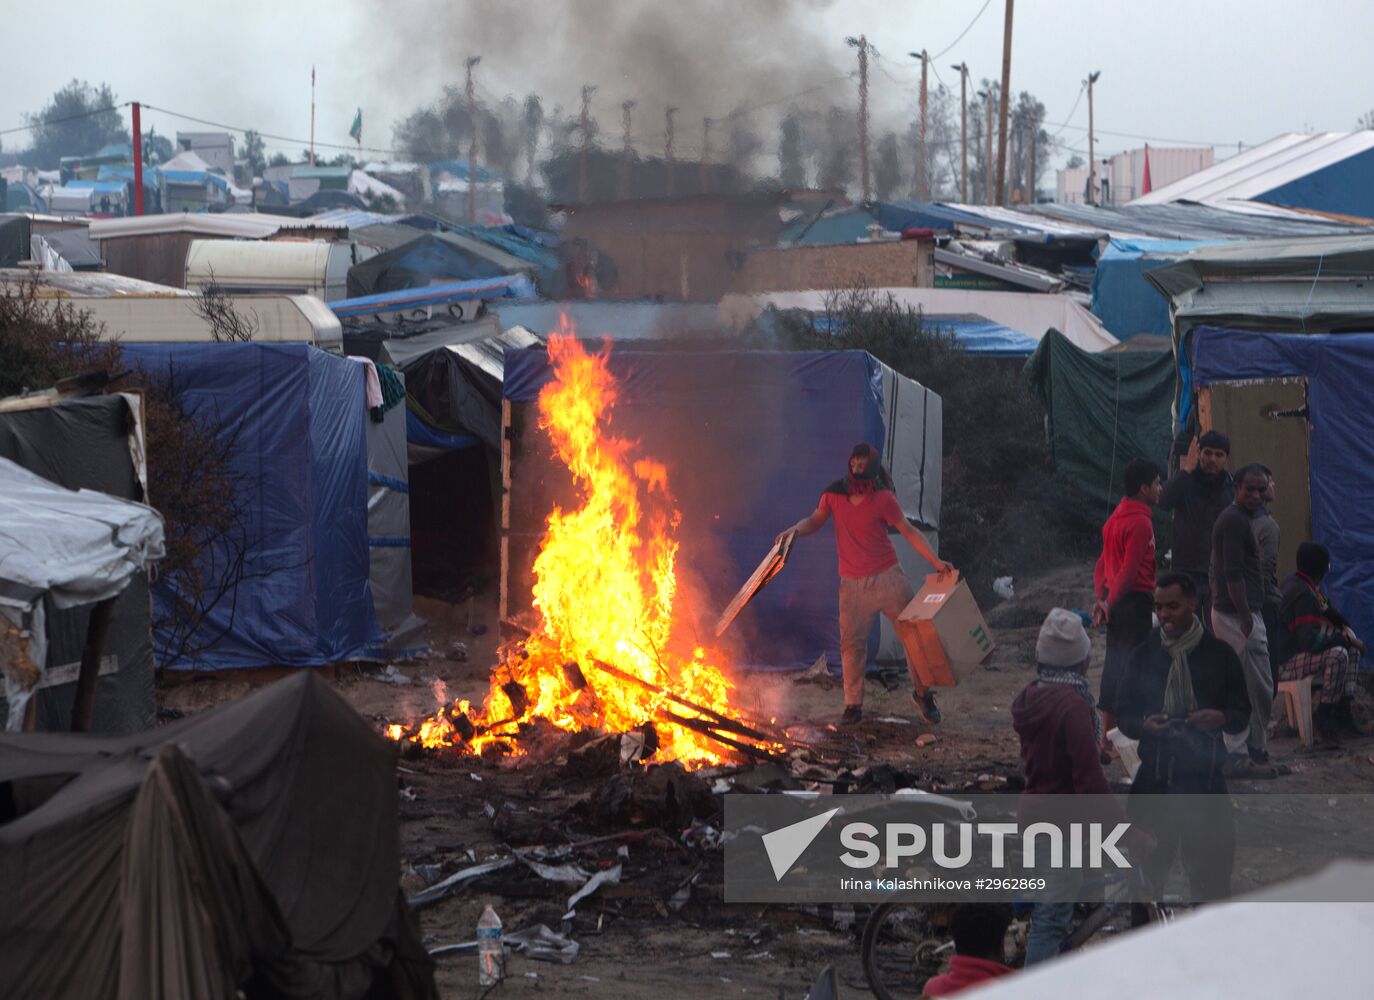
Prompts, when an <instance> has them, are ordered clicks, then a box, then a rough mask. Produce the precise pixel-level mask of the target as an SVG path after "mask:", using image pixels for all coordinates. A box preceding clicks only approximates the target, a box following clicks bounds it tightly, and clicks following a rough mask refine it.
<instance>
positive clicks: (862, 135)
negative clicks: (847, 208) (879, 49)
mask: <svg viewBox="0 0 1374 1000" xmlns="http://www.w3.org/2000/svg"><path fill="white" fill-rule="evenodd" d="M845 43H846V44H848V45H852V46H853V47H854V48H856V49H858V50H859V173H860V174H861V175H862V178H863V202H864V204H867V203H868V201H869V198H870V194H871V190H872V188H871V185H870V183H869V173H868V36H867V35H860V36H859V37H858V38H854V37H852V36H851V37H849V38H846V39H845Z"/></svg>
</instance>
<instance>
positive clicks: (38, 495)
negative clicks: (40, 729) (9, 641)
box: [0, 458, 164, 729]
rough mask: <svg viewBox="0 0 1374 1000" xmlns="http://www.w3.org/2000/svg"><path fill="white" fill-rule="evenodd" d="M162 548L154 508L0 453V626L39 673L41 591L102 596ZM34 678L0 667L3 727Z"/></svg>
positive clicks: (85, 598) (80, 597)
mask: <svg viewBox="0 0 1374 1000" xmlns="http://www.w3.org/2000/svg"><path fill="white" fill-rule="evenodd" d="M163 554H164V548H163V527H162V515H160V514H159V513H158V512H157V511H155V510H153V509H152V508H151V507H147V506H144V505H143V504H140V503H134V502H133V501H131V500H121V499H119V498H118V497H112V496H108V495H106V494H104V493H98V492H96V491H94V490H78V491H72V490H68V489H64V488H62V487H61V486H58V485H56V484H55V483H51V482H49V481H48V480H46V479H44V478H43V477H41V476H37V475H35V474H34V473H32V472H29V471H28V470H27V469H24V468H23V467H21V466H19V465H16V464H15V463H14V462H11V461H10V460H9V459H5V458H0V618H3V619H4V621H3V622H0V626H2V625H3V624H5V623H7V624H8V625H9V626H10V628H11V629H13V630H14V631H16V632H18V633H19V634H20V636H21V638H22V639H24V640H25V644H26V646H27V650H28V652H27V656H28V659H29V660H30V662H31V664H32V665H33V667H36V668H37V670H38V672H39V674H40V675H41V672H42V671H43V669H44V666H45V662H46V659H47V656H46V652H47V635H46V631H45V624H44V618H43V598H44V596H48V597H50V598H51V600H52V603H53V607H54V608H55V609H57V610H64V609H67V608H74V607H79V606H81V605H85V604H94V603H96V602H99V601H104V600H107V599H109V598H112V597H115V596H117V595H118V594H119V593H120V592H121V591H123V590H124V588H125V587H126V586H128V584H129V581H130V580H131V579H132V578H133V576H134V574H136V573H138V572H140V571H141V570H143V569H145V568H146V567H147V566H148V565H149V564H150V563H152V562H154V561H155V560H158V559H161V558H162V556H163ZM34 680H35V678H33V677H30V678H29V683H27V684H26V683H23V681H22V679H21V678H20V677H19V675H18V674H17V673H15V675H14V676H12V671H10V670H6V671H5V698H6V701H7V703H8V706H9V719H8V728H10V729H17V728H18V727H19V724H20V722H21V720H22V719H23V715H24V709H25V707H26V706H27V704H28V701H29V698H30V697H31V696H32V694H33V690H34V687H35V684H34Z"/></svg>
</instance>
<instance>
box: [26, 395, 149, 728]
mask: <svg viewBox="0 0 1374 1000" xmlns="http://www.w3.org/2000/svg"><path fill="white" fill-rule="evenodd" d="M141 410H142V407H141V401H140V399H139V397H138V396H134V395H109V396H85V397H79V398H62V397H56V396H30V397H27V398H19V399H11V400H6V401H4V402H3V403H0V457H2V458H4V459H7V460H9V461H10V462H13V463H15V464H16V465H18V466H20V467H22V468H23V469H26V470H28V472H30V473H33V474H35V475H37V476H41V477H42V479H43V480H44V481H46V482H48V483H51V484H53V486H54V488H60V489H63V490H81V491H91V492H93V493H98V494H100V495H101V496H102V497H104V498H106V499H107V500H108V503H109V504H110V505H111V508H112V509H114V508H115V507H116V506H117V505H120V504H123V503H128V502H131V501H142V500H144V499H145V498H146V496H147V488H146V482H147V471H146V469H145V467H144V459H143V456H144V453H145V451H144V438H143V418H142V412H141ZM16 482H17V481H16ZM0 494H2V495H5V496H17V495H18V494H17V493H15V494H11V493H10V491H9V490H8V489H3V490H0ZM82 495H84V494H82ZM121 509H122V508H121ZM141 509H142V508H140V510H141ZM126 513H127V511H126ZM31 516H34V513H33V512H29V513H27V514H25V513H24V512H22V511H17V512H13V514H12V516H11V515H6V516H5V517H4V518H3V523H4V525H5V534H6V536H7V542H6V544H7V545H9V546H12V547H18V548H30V547H34V546H40V545H46V544H51V542H52V540H51V539H42V538H28V537H26V533H25V531H24V530H23V529H22V528H20V527H19V524H20V518H21V517H31ZM128 523H129V525H130V528H131V531H130V534H128V535H127V536H123V537H124V538H125V539H126V541H127V543H128V544H127V545H121V543H120V536H117V535H115V534H113V533H112V532H107V533H106V536H105V537H106V541H107V543H108V545H109V550H108V553H107V554H108V555H110V557H111V562H110V564H109V566H110V567H111V568H112V569H113V568H114V567H115V566H116V565H117V564H118V561H119V556H118V553H119V550H120V549H121V548H124V549H125V552H124V555H125V556H126V557H128V558H131V559H134V560H137V559H138V554H137V553H139V552H142V553H145V554H148V555H151V553H152V552H153V551H154V548H153V547H152V540H151V538H149V537H147V536H146V535H145V536H142V537H143V541H139V540H138V539H139V537H140V536H138V535H137V534H135V533H134V528H135V527H136V526H138V525H142V528H139V529H138V530H144V529H146V528H147V524H146V521H143V520H138V519H130V520H129V521H128ZM149 530H150V529H149ZM11 534H12V536H13V537H10V536H11ZM11 555H17V553H15V552H12V553H11ZM62 557H63V554H62V553H61V552H50V553H49V554H48V555H47V556H45V557H44V559H45V561H48V560H49V559H50V560H51V562H52V568H56V567H58V566H60V565H63V563H62ZM9 562H10V558H9V557H6V558H4V559H0V563H3V564H4V565H0V578H3V579H10V580H11V581H12V582H17V581H13V577H10V576H8V575H7V574H8V573H10V572H11V570H10V569H9V568H8V564H9ZM0 587H3V585H0ZM28 589H29V585H27V584H26V585H25V590H24V591H20V592H16V591H14V590H12V589H3V590H2V591H0V593H4V594H6V595H8V596H10V597H12V598H14V599H16V600H19V601H20V602H21V603H28V602H29V597H25V596H24V594H25V592H27V590H28ZM43 589H49V588H43ZM31 596H32V595H30V597H31ZM3 599H4V598H3V597H0V600H3ZM64 603H65V602H64ZM92 610H93V609H92V608H91V607H90V606H74V605H67V606H64V607H59V606H58V604H57V602H56V601H55V600H53V599H45V600H44V602H43V605H42V612H41V614H42V617H43V619H44V622H43V624H44V629H43V634H44V635H45V636H46V639H47V651H46V654H45V655H43V656H38V657H36V659H38V660H41V661H42V665H43V666H44V669H45V677H44V678H43V679H42V680H40V682H39V686H38V693H37V696H36V697H35V699H34V701H35V702H36V704H37V709H36V715H35V716H34V719H33V722H34V725H35V727H36V728H39V729H54V730H66V729H70V728H71V727H72V719H73V707H74V705H75V701H76V691H77V678H78V674H79V667H80V662H81V659H82V652H83V649H84V648H85V645H86V638H87V635H88V633H89V630H90V629H89V626H90V618H91V613H92ZM149 612H150V608H149V600H148V578H147V576H146V574H144V573H143V572H135V573H134V574H133V575H132V576H130V577H129V578H128V579H127V580H125V582H124V583H123V586H122V589H121V590H119V591H118V597H117V598H116V600H115V602H114V604H113V605H112V606H111V608H110V611H109V620H108V622H107V624H106V627H105V628H106V631H105V640H104V643H103V647H102V653H101V659H100V661H99V675H98V676H99V680H98V681H97V682H96V686H95V698H94V703H93V710H92V713H91V728H92V729H93V730H95V731H98V732H104V733H131V732H138V731H140V730H142V729H146V728H148V727H149V726H151V725H152V724H153V715H154V701H153V641H152V636H151V633H150V628H151V622H150V614H149ZM33 659H34V657H32V656H31V660H33ZM10 707H11V708H18V707H21V706H17V705H12V706H10Z"/></svg>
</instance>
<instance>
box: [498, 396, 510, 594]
mask: <svg viewBox="0 0 1374 1000" xmlns="http://www.w3.org/2000/svg"><path fill="white" fill-rule="evenodd" d="M510 436H511V426H510V400H509V399H505V398H503V399H502V400H501V598H500V604H499V606H498V608H497V615H498V617H499V619H500V620H501V621H505V620H506V619H507V618H509V617H510Z"/></svg>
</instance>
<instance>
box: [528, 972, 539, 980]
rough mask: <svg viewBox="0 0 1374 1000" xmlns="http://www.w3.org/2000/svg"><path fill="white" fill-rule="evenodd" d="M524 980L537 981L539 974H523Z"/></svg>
mask: <svg viewBox="0 0 1374 1000" xmlns="http://www.w3.org/2000/svg"><path fill="white" fill-rule="evenodd" d="M525 978H526V979H538V978H539V973H537V972H527V973H525Z"/></svg>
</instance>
